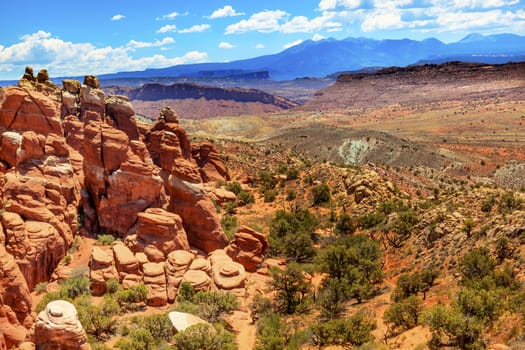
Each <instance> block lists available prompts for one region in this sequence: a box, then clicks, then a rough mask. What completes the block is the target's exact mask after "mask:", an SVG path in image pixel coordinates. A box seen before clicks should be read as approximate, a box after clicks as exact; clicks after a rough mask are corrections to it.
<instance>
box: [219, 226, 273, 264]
mask: <svg viewBox="0 0 525 350" xmlns="http://www.w3.org/2000/svg"><path fill="white" fill-rule="evenodd" d="M268 247H269V244H268V238H266V236H265V235H263V234H262V233H260V232H257V231H255V230H253V229H251V228H249V227H247V226H241V227H240V228H239V230H238V231H237V233H236V234H235V238H234V239H233V240H232V241H231V242H230V243H229V244H228V246H227V247H226V249H225V250H226V253H227V254H228V255H229V256H230V257H231V258H232V259H233V260H234V261H236V262H238V263H240V264H242V265H243V266H244V268H245V269H246V270H247V271H256V270H257V268H258V266H259V265H260V264H261V263H262V261H263V258H264V254H265V253H266V251H267V250H268Z"/></svg>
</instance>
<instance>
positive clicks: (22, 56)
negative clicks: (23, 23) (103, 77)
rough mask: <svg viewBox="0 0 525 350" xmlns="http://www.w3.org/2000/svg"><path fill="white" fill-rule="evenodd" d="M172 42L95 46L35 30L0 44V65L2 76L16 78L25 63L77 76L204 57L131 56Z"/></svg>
mask: <svg viewBox="0 0 525 350" xmlns="http://www.w3.org/2000/svg"><path fill="white" fill-rule="evenodd" d="M173 42H174V39H173V38H164V39H163V40H161V41H155V42H152V43H147V42H140V41H134V40H132V41H130V42H129V43H127V44H126V45H124V46H119V47H111V46H105V47H97V46H95V45H93V44H91V43H73V42H71V41H64V40H62V39H60V38H57V37H54V36H53V35H52V34H51V33H49V32H45V31H43V30H39V31H37V32H35V33H32V34H27V35H24V36H22V37H21V39H20V42H18V43H16V44H13V45H11V46H8V47H0V67H2V70H3V72H7V73H6V74H5V75H3V76H4V77H5V79H16V78H17V77H20V76H21V75H22V74H23V72H24V68H25V66H27V65H29V66H32V67H33V68H34V70H35V71H38V70H40V69H42V68H47V69H48V71H49V72H50V74H51V76H78V75H85V74H104V73H113V72H119V71H130V70H143V69H146V68H160V67H167V66H173V65H178V64H184V63H200V62H205V61H207V60H208V54H207V53H206V52H200V51H190V52H187V53H186V54H184V55H182V56H179V57H166V56H164V55H161V54H156V55H152V56H148V57H134V56H132V55H133V53H134V52H135V49H136V48H141V47H153V46H163V45H167V44H171V43H173ZM4 69H5V70H4ZM9 72H11V73H9Z"/></svg>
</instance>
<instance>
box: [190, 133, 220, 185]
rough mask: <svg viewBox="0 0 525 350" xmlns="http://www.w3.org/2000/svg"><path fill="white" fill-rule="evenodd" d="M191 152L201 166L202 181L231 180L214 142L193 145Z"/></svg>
mask: <svg viewBox="0 0 525 350" xmlns="http://www.w3.org/2000/svg"><path fill="white" fill-rule="evenodd" d="M191 154H192V156H193V159H195V161H196V162H197V165H198V166H199V172H200V174H201V178H202V181H204V182H216V181H225V180H226V181H229V180H230V176H229V174H228V170H226V167H225V166H224V163H223V162H222V160H221V157H220V156H219V153H218V152H217V150H216V149H215V146H214V145H213V144H212V143H210V142H202V143H199V144H196V145H192V149H191Z"/></svg>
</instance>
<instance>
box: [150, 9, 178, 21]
mask: <svg viewBox="0 0 525 350" xmlns="http://www.w3.org/2000/svg"><path fill="white" fill-rule="evenodd" d="M177 16H180V13H178V12H176V11H174V12H170V13H168V14H165V15H162V16H160V17H157V18H156V20H157V21H162V20H172V19H174V18H175V17H177Z"/></svg>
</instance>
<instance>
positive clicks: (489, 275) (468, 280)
mask: <svg viewBox="0 0 525 350" xmlns="http://www.w3.org/2000/svg"><path fill="white" fill-rule="evenodd" d="M495 267H496V261H495V260H494V259H493V258H492V256H491V255H490V252H489V250H488V249H487V248H486V247H481V248H474V249H472V250H471V251H469V252H468V253H466V254H465V255H464V256H463V257H462V258H461V259H460V261H459V271H460V273H461V277H462V279H461V281H462V283H463V284H464V285H466V286H470V287H473V288H485V289H489V288H491V285H492V283H493V273H494V269H495Z"/></svg>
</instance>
